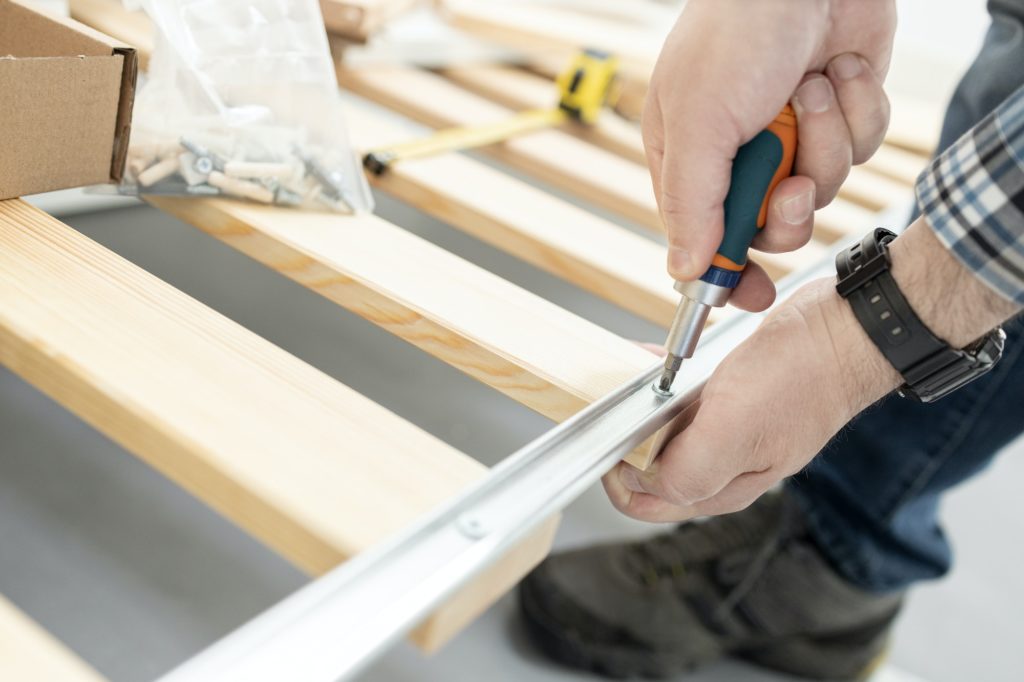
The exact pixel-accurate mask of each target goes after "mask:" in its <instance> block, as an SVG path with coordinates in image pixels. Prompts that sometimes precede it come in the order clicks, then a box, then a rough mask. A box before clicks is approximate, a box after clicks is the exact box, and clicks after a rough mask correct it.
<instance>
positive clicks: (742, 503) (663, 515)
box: [602, 463, 778, 523]
mask: <svg viewBox="0 0 1024 682" xmlns="http://www.w3.org/2000/svg"><path fill="white" fill-rule="evenodd" d="M619 466H620V467H628V466H629V465H628V464H626V463H622V464H620V465H619ZM602 482H603V484H604V489H605V492H606V493H607V495H608V499H609V500H610V501H611V503H612V505H613V506H614V507H615V508H616V509H618V510H619V511H620V512H622V513H623V514H625V515H626V516H629V517H631V518H634V519H636V520H638V521H646V522H648V523H681V522H683V521H689V520H690V519H694V518H698V517H701V516H717V515H719V514H732V513H735V512H738V511H743V510H744V509H746V508H747V507H749V506H750V505H751V504H753V503H754V501H756V500H757V498H759V497H760V496H761V495H763V494H765V493H766V492H768V491H769V490H770V489H771V488H772V486H774V485H775V484H776V483H777V482H778V480H777V477H776V476H774V475H773V473H772V472H771V471H764V472H760V471H759V472H749V473H745V474H740V475H739V476H737V477H736V478H734V479H733V480H732V481H730V482H729V484H728V485H727V486H725V487H724V488H723V489H722V490H721V491H720V492H719V493H717V494H716V495H714V496H712V497H710V498H708V499H707V500H702V501H701V502H697V503H695V504H691V505H674V504H671V503H669V502H666V501H665V500H663V499H661V498H659V497H657V496H655V495H651V494H649V493H642V492H635V491H632V490H629V489H628V488H626V487H625V486H624V485H623V484H622V483H621V481H620V480H619V470H618V469H613V470H612V472H611V473H610V474H608V475H607V476H605V477H604V479H603V480H602Z"/></svg>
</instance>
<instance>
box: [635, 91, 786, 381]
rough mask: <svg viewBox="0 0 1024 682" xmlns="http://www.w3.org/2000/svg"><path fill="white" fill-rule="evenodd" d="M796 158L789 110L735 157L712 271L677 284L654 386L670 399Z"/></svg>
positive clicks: (736, 281) (733, 283) (737, 277)
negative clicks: (662, 360)
mask: <svg viewBox="0 0 1024 682" xmlns="http://www.w3.org/2000/svg"><path fill="white" fill-rule="evenodd" d="M795 158H796V114H795V113H794V111H793V108H792V107H791V106H790V105H788V104H787V105H786V106H785V108H784V109H783V110H782V111H781V112H779V115H778V116H776V117H775V120H774V121H772V123H771V124H770V125H769V126H768V127H767V128H766V129H765V130H763V131H761V132H760V133H758V134H757V136H756V137H754V139H752V140H750V141H749V142H747V143H746V144H744V145H743V146H742V147H740V148H739V150H738V151H737V152H736V158H735V159H733V163H732V178H731V180H730V184H729V193H728V195H727V196H726V197H725V232H724V234H723V236H722V244H721V246H719V247H718V252H717V253H716V254H715V257H714V258H713V259H712V261H711V267H709V268H708V270H707V272H705V273H704V274H703V275H701V277H700V279H697V280H694V281H692V282H676V285H675V289H676V291H678V292H679V293H680V294H682V298H681V299H680V301H679V306H678V307H677V308H676V314H675V317H674V318H673V320H672V327H671V328H670V329H669V333H668V340H667V341H666V342H665V348H666V350H667V351H668V355H667V356H666V357H665V370H664V371H663V372H662V374H661V378H660V379H659V380H658V382H657V384H655V388H656V390H657V391H659V392H660V393H663V394H669V393H670V392H671V390H672V383H673V382H674V381H675V378H676V374H677V373H678V372H679V368H680V367H681V366H682V364H683V360H686V359H689V358H691V357H693V351H694V349H695V348H696V347H697V341H699V340H700V334H701V332H702V331H703V330H704V325H705V323H706V322H707V319H708V313H710V312H711V308H712V307H715V308H720V307H722V306H724V305H725V303H726V301H728V300H729V295H730V294H731V293H732V290H733V289H735V288H736V285H737V284H739V282H740V276H741V275H742V274H743V270H744V268H746V266H747V250H748V249H749V248H750V242H751V241H753V239H754V237H755V236H756V235H757V233H758V231H759V230H760V229H762V228H763V227H764V225H765V221H766V220H767V217H768V198H769V197H770V196H771V193H772V190H774V189H775V186H776V185H778V184H779V182H781V181H782V180H783V179H784V178H787V177H789V176H790V174H792V172H793V161H794V159H795Z"/></svg>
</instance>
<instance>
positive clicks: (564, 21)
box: [443, 0, 672, 82]
mask: <svg viewBox="0 0 1024 682" xmlns="http://www.w3.org/2000/svg"><path fill="white" fill-rule="evenodd" d="M443 8H444V11H445V13H446V14H447V15H448V16H449V17H451V21H452V23H453V24H454V25H455V26H457V27H459V28H461V29H463V30H466V31H469V32H471V33H473V34H474V35H477V36H479V37H481V38H483V39H485V40H489V41H492V42H495V43H498V44H502V45H508V46H510V47H515V48H519V49H524V50H529V51H532V52H535V53H540V54H542V55H546V56H547V57H553V56H557V57H561V58H565V57H568V56H569V55H571V54H572V52H574V51H576V50H581V49H585V48H600V49H602V50H606V51H608V52H611V53H613V54H615V55H616V56H618V58H619V60H620V61H621V64H622V71H623V75H624V76H625V77H626V78H628V79H637V80H642V81H643V82H647V80H648V79H649V77H650V73H651V69H652V68H653V65H654V62H655V61H656V60H657V58H658V52H659V51H660V50H661V45H662V42H663V41H664V38H665V36H666V35H667V34H668V31H669V29H671V28H672V25H671V23H666V24H665V25H664V26H661V27H659V28H660V30H658V29H654V28H651V27H647V26H637V25H636V24H630V23H623V22H621V21H616V20H614V19H611V18H608V17H606V16H600V15H599V14H590V15H587V14H582V13H579V12H572V11H567V10H565V9H562V8H558V7H555V6H550V5H540V4H536V3H529V2H490V1H487V0H444V2H443Z"/></svg>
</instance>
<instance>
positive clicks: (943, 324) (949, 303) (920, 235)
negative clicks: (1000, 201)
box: [890, 218, 1024, 348]
mask: <svg viewBox="0 0 1024 682" xmlns="http://www.w3.org/2000/svg"><path fill="white" fill-rule="evenodd" d="M1021 230H1022V232H1024V225H1022V226H1021ZM890 254H891V255H892V276H893V279H895V280H896V283H897V284H898V285H899V287H900V290H901V291H903V292H904V296H906V298H907V301H908V302H909V303H910V306H911V307H912V308H913V309H914V312H916V313H917V316H918V317H920V318H921V321H922V322H924V323H925V325H927V326H928V328H929V329H931V330H932V333H933V334H935V335H936V336H938V337H939V338H940V339H942V340H944V341H945V342H946V343H948V344H949V345H951V346H953V347H954V348H963V347H964V346H967V345H968V344H970V343H971V342H973V341H975V340H976V339H978V338H979V337H981V336H983V335H984V334H985V333H986V332H988V331H989V330H991V329H992V328H993V327H995V326H997V325H999V324H1001V323H1002V322H1004V321H1005V320H1007V319H1008V318H1010V317H1012V316H1013V315H1014V314H1016V313H1017V312H1019V311H1020V306H1018V305H1017V304H1016V303H1013V302H1011V301H1010V300H1008V299H1006V298H1004V297H1003V296H1001V295H1000V294H998V293H997V292H996V291H995V290H993V289H992V288H990V287H989V286H986V285H985V284H984V282H982V280H981V279H979V278H978V276H977V274H976V273H975V272H973V271H971V270H969V269H968V268H967V267H965V266H964V265H963V263H961V262H960V261H959V260H957V259H956V258H955V257H954V256H953V254H952V253H951V252H950V250H949V248H947V247H946V246H945V245H944V244H942V243H941V242H940V241H939V240H938V239H937V238H936V236H935V233H934V231H933V230H932V229H931V227H930V226H929V225H928V224H927V223H926V221H925V219H923V218H922V219H919V220H918V221H917V222H915V223H914V224H913V225H911V226H910V228H909V229H908V230H907V231H906V232H905V233H904V234H902V235H901V236H900V237H899V238H898V239H896V240H895V241H894V242H893V243H892V245H891V246H890Z"/></svg>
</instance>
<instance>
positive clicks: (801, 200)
mask: <svg viewBox="0 0 1024 682" xmlns="http://www.w3.org/2000/svg"><path fill="white" fill-rule="evenodd" d="M779 212H780V213H781V214H782V219H783V220H785V221H786V222H787V223H789V224H790V225H803V224H804V223H805V222H807V219H808V218H810V217H811V213H813V212H814V190H813V189H812V190H810V191H808V192H804V193H803V194H797V195H796V196H795V197H790V198H789V199H786V200H785V201H783V202H782V203H781V204H779Z"/></svg>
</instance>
